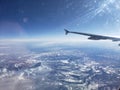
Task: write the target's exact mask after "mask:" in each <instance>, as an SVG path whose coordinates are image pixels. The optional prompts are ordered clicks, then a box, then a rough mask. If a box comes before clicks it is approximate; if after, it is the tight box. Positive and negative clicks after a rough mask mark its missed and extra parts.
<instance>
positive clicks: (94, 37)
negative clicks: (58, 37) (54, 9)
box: [64, 29, 120, 46]
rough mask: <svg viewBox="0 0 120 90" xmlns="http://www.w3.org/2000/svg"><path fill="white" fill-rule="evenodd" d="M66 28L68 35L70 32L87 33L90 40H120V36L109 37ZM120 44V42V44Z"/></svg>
mask: <svg viewBox="0 0 120 90" xmlns="http://www.w3.org/2000/svg"><path fill="white" fill-rule="evenodd" d="M64 30H65V34H66V35H67V34H68V33H73V34H80V35H85V36H88V39H90V40H112V41H114V42H115V41H120V38H116V37H109V36H102V35H96V34H90V33H82V32H73V31H68V30H67V29H64ZM119 46H120V44H119Z"/></svg>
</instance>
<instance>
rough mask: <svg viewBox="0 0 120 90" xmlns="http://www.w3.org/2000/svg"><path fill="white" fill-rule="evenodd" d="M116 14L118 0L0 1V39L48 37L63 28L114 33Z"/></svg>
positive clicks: (117, 13) (62, 32)
mask: <svg viewBox="0 0 120 90" xmlns="http://www.w3.org/2000/svg"><path fill="white" fill-rule="evenodd" d="M119 11H120V1H118V0H0V36H1V37H3V38H8V37H30V38H31V37H41V36H42V37H44V36H48V37H50V36H53V35H54V36H56V35H62V34H64V31H63V29H64V28H68V29H70V30H74V31H75V30H76V31H82V32H91V33H105V34H106V33H113V32H117V33H118V31H120V30H119V26H120V24H119V22H120V17H119V16H120V13H119ZM113 29H114V30H113Z"/></svg>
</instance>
